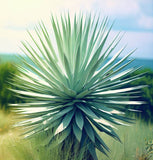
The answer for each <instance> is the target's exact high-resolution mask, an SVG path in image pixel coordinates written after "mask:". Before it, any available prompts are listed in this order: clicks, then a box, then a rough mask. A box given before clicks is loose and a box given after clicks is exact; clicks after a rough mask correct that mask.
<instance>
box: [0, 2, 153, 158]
mask: <svg viewBox="0 0 153 160" xmlns="http://www.w3.org/2000/svg"><path fill="white" fill-rule="evenodd" d="M0 2H1V3H0V4H1V5H0V159H2V160H3V159H5V160H7V159H8V160H13V159H15V160H18V159H21V160H22V159H23V160H24V159H26V158H27V157H26V156H25V155H29V157H30V156H31V157H30V159H36V157H35V156H34V154H35V153H34V152H33V150H30V148H26V147H27V146H28V145H29V143H30V142H28V144H24V147H25V148H26V149H25V148H24V149H22V151H21V148H20V143H16V138H17V137H18V134H19V131H17V130H12V128H11V127H10V126H11V124H12V123H13V122H12V120H13V118H12V117H14V113H12V112H11V108H10V107H9V105H8V104H9V103H17V102H22V101H23V100H22V99H20V98H17V97H15V96H14V94H13V93H12V92H10V90H9V88H12V85H11V84H10V83H9V82H8V81H10V80H11V79H12V78H13V76H14V74H17V69H16V67H15V66H14V64H15V63H20V61H19V60H18V59H17V57H16V55H17V54H21V55H22V54H23V53H22V51H21V50H20V46H21V43H20V41H22V40H25V39H28V37H27V31H26V30H29V31H31V32H33V31H34V27H35V25H36V24H38V22H39V21H40V20H43V21H44V23H45V24H46V25H47V26H48V28H49V26H50V15H51V13H52V14H55V15H60V14H61V13H62V14H63V13H66V12H69V13H70V15H72V16H73V15H74V13H80V12H82V13H83V14H88V13H92V14H93V15H94V14H96V15H100V16H101V17H103V16H109V18H110V22H112V21H113V20H115V24H114V26H113V28H112V32H111V35H110V38H109V39H108V41H109V40H111V38H112V37H113V36H114V35H115V34H117V33H118V32H119V31H122V32H124V33H125V35H124V37H123V38H122V41H121V42H120V44H119V48H121V47H122V46H124V45H125V44H127V49H126V51H125V52H124V53H123V54H122V56H123V55H124V54H127V53H128V52H129V51H131V50H133V49H135V48H137V50H136V52H135V53H134V54H133V55H132V56H131V57H133V58H135V61H134V62H133V64H132V65H133V66H142V68H141V69H140V70H139V71H137V72H136V73H134V74H137V73H142V72H147V73H146V75H145V76H144V78H142V79H141V80H137V81H135V82H133V83H131V84H130V85H131V86H132V85H140V84H147V85H148V87H146V88H144V89H143V90H142V95H141V96H142V97H141V98H139V100H143V101H146V102H147V103H146V104H145V105H142V106H138V107H137V108H136V109H140V110H141V112H139V113H137V114H135V115H133V114H132V115H131V117H135V118H136V119H137V121H136V125H135V126H133V132H132V131H131V132H130V130H121V133H119V134H120V135H121V137H122V140H123V143H124V142H125V141H127V139H125V134H126V132H128V133H129V139H128V142H129V144H130V143H132V142H133V138H131V137H133V134H135V133H134V131H135V129H136V128H137V132H136V138H137V137H138V136H137V135H139V142H140V141H141V143H138V142H135V143H134V144H133V143H132V146H133V150H132V151H131V146H128V144H127V143H124V147H123V149H124V150H126V153H129V154H130V155H131V156H134V157H135V159H138V160H140V159H139V157H140V158H142V157H143V156H144V155H145V154H146V155H148V154H149V156H150V155H151V153H150V150H147V149H146V148H147V147H148V144H153V143H152V142H151V143H150V141H152V140H153V0H73V1H72V0H63V1H62V0H56V1H53V0H5V1H3V0H0ZM131 107H132V106H131ZM143 127H144V130H145V131H146V132H145V133H144V134H142V132H143V131H144V130H143V131H141V128H143ZM12 135H13V136H14V137H15V138H14V137H13V138H12ZM130 136H131V137H130ZM8 137H11V138H8ZM2 139H3V141H2ZM8 139H9V142H8ZM140 139H141V140H140ZM17 141H18V142H20V140H19V139H18V138H17ZM108 141H109V140H108ZM11 143H13V144H15V145H17V146H18V148H15V149H14V150H13V151H12V150H11V151H8V146H9V148H11V147H13V146H11ZM113 144H114V143H113ZM2 145H3V147H2ZM115 145H118V148H120V147H121V146H119V144H115ZM126 145H127V146H126ZM112 147H114V146H113V145H112ZM19 148H20V150H19ZM115 148H117V147H115ZM4 150H5V151H6V154H5V152H4ZM18 151H20V153H21V154H22V156H21V155H20V153H18ZM8 152H9V154H8ZM131 152H132V153H131ZM23 153H25V154H23ZM126 153H125V152H122V154H123V155H121V157H122V158H123V159H124V156H125V157H128V156H127V155H128V154H126ZM23 155H24V156H23ZM44 156H45V155H44ZM116 156H117V155H116ZM131 156H129V160H131ZM17 157H18V158H17ZM114 157H115V153H114ZM150 157H151V156H150ZM105 158H106V157H105ZM40 159H41V158H40ZM42 159H44V158H42ZM114 159H115V158H114ZM116 159H117V160H119V159H121V158H119V157H116ZM148 159H149V158H148ZM150 159H151V158H150ZM127 160H128V158H127ZM141 160H143V159H141ZM146 160H147V159H146Z"/></svg>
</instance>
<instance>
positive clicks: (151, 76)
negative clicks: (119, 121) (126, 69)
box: [130, 69, 153, 122]
mask: <svg viewBox="0 0 153 160" xmlns="http://www.w3.org/2000/svg"><path fill="white" fill-rule="evenodd" d="M145 72H146V74H145V76H144V77H143V78H141V79H138V80H136V81H134V82H132V83H130V86H131V87H132V86H137V85H147V87H145V88H142V92H141V94H140V97H138V98H136V99H137V100H140V101H145V102H146V104H143V105H140V106H137V109H139V110H140V111H141V112H138V113H137V115H138V116H140V117H141V118H143V119H144V120H146V121H148V120H151V121H152V122H153V71H152V70H150V69H141V70H139V71H136V72H135V73H133V74H132V75H131V76H135V75H137V74H141V73H145Z"/></svg>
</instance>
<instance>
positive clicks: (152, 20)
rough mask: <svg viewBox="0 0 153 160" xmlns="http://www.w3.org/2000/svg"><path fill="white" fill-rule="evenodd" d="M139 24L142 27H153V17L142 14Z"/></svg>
mask: <svg viewBox="0 0 153 160" xmlns="http://www.w3.org/2000/svg"><path fill="white" fill-rule="evenodd" d="M138 24H139V26H140V27H143V28H146V29H153V17H150V16H145V15H141V16H140V18H139V20H138Z"/></svg>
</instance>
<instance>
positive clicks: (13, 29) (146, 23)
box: [0, 0, 153, 59]
mask: <svg viewBox="0 0 153 160" xmlns="http://www.w3.org/2000/svg"><path fill="white" fill-rule="evenodd" d="M65 11H69V12H70V14H74V13H75V12H79V11H82V12H83V13H88V12H91V13H93V14H94V13H100V15H101V16H103V15H108V16H109V17H110V19H111V20H113V19H115V20H116V22H115V25H114V27H113V29H112V35H114V34H115V33H117V32H118V31H125V32H126V34H125V36H124V38H123V39H122V42H121V44H120V45H121V47H122V45H124V44H128V49H129V50H132V49H134V48H138V49H137V51H136V52H135V53H134V54H133V56H134V57H137V58H147V59H153V0H5V1H2V2H1V6H0V13H1V14H0V53H21V50H20V49H19V46H21V44H20V41H21V40H24V39H26V29H29V30H31V31H32V30H33V27H34V25H35V24H37V23H38V21H39V20H40V19H43V21H44V22H45V23H46V24H47V25H48V24H49V23H50V22H49V16H50V13H51V12H52V13H55V14H59V13H62V12H65Z"/></svg>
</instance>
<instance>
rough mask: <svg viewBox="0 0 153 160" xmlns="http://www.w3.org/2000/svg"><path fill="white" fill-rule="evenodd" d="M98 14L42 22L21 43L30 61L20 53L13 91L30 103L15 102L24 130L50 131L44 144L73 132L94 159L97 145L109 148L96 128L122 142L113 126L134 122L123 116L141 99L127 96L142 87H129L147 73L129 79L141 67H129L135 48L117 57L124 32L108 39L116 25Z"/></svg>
mask: <svg viewBox="0 0 153 160" xmlns="http://www.w3.org/2000/svg"><path fill="white" fill-rule="evenodd" d="M95 17H96V16H95ZM95 17H92V16H91V15H89V16H88V15H87V16H85V17H84V16H82V15H81V14H80V15H79V16H76V15H75V16H74V17H73V19H72V18H70V15H69V14H67V15H61V16H60V18H54V16H51V29H48V28H47V27H46V26H45V25H44V23H43V22H41V23H39V25H38V26H37V27H36V28H35V34H36V36H33V35H32V33H30V32H28V34H29V36H30V37H31V40H32V42H33V43H32V44H31V43H28V42H27V41H25V42H22V44H23V47H22V49H23V51H24V53H25V54H26V55H27V57H28V58H29V60H28V61H27V59H26V58H25V57H24V56H23V57H22V62H23V65H18V70H19V74H18V75H17V76H16V77H15V79H14V85H15V86H16V87H17V88H18V89H16V90H13V91H14V92H16V93H17V95H18V96H20V97H22V98H23V99H24V100H26V102H25V103H22V104H14V105H13V106H14V107H15V108H16V111H17V112H18V113H19V114H20V115H21V116H22V117H23V118H27V120H24V121H22V122H19V123H17V126H23V127H24V128H26V130H27V131H26V132H25V133H24V134H25V136H26V137H31V136H33V135H35V134H36V133H39V134H41V133H42V132H46V131H49V130H52V132H49V134H48V137H47V138H46V139H47V142H46V145H47V146H54V145H55V142H56V145H57V144H60V143H63V142H64V141H65V140H66V139H67V138H68V137H71V136H72V135H73V136H74V137H75V139H76V141H77V142H78V143H79V144H80V146H84V145H86V146H87V150H88V151H89V153H90V154H91V155H92V157H93V158H94V159H95V160H96V159H97V156H96V151H95V149H96V148H97V149H98V150H100V151H101V152H103V153H104V154H107V153H106V151H109V148H108V147H107V145H106V144H105V143H104V141H103V139H102V137H100V136H99V134H98V133H97V130H99V131H100V132H103V133H105V134H107V135H109V136H110V137H113V138H114V139H116V140H119V141H120V138H119V137H118V135H117V134H116V133H115V131H114V128H115V126H116V125H124V123H123V122H131V119H130V118H127V117H125V116H124V112H125V111H126V106H127V105H139V104H142V103H143V102H140V101H135V100H133V101H129V98H130V99H131V98H135V97H136V94H137V93H138V92H140V89H141V88H142V87H144V86H135V87H127V86H128V84H129V83H130V82H132V81H134V80H137V79H139V78H141V77H142V76H143V74H139V75H136V76H133V77H131V76H130V75H131V74H132V73H133V72H135V71H136V70H137V69H138V68H135V67H132V68H127V66H128V64H130V63H131V62H132V61H133V59H132V60H129V56H130V55H131V54H132V53H133V52H134V50H133V51H131V52H130V53H128V54H127V55H126V56H124V57H123V58H120V59H119V58H118V57H119V56H120V54H121V53H122V52H123V51H124V49H125V47H123V48H121V49H120V50H119V51H118V52H117V53H116V52H115V48H116V46H117V45H118V43H119V42H120V40H121V37H122V35H121V33H118V34H117V35H116V36H115V37H114V38H113V39H112V40H111V42H108V41H107V39H108V37H109V35H110V31H111V28H112V25H111V26H110V25H109V21H108V18H107V17H104V18H103V19H101V18H95ZM106 42H107V43H106ZM106 44H107V45H106ZM112 53H113V54H114V55H113V56H110V55H111V54H112ZM109 57H111V58H109ZM114 125H115V126H114ZM57 136H59V139H58V143H57V141H55V138H56V137H57Z"/></svg>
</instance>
